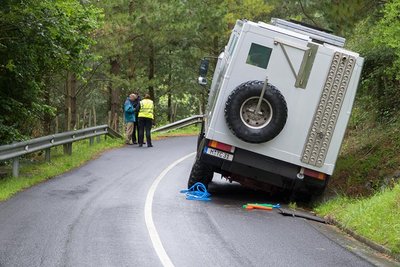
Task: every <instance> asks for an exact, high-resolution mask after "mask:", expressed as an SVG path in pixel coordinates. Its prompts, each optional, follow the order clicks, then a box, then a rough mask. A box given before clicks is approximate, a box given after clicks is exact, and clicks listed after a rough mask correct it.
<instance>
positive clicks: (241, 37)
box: [205, 21, 363, 175]
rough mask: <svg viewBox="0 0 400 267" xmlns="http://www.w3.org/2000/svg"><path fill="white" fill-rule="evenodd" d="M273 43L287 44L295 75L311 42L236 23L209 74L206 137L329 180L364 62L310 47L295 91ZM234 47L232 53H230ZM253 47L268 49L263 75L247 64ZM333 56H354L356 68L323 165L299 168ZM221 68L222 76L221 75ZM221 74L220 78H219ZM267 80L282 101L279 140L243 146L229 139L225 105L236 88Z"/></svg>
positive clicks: (276, 30) (265, 27) (257, 25)
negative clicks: (307, 68)
mask: <svg viewBox="0 0 400 267" xmlns="http://www.w3.org/2000/svg"><path fill="white" fill-rule="evenodd" d="M242 25H243V26H242ZM237 37H238V39H237V40H236V38H237ZM276 41H278V42H281V43H284V44H287V45H285V50H286V53H287V55H288V57H289V58H290V61H291V62H292V65H293V68H294V70H295V71H296V72H298V71H299V69H300V67H301V64H302V60H303V57H304V53H305V51H304V50H302V49H307V45H308V44H309V43H311V42H312V40H311V38H309V37H308V36H306V35H303V34H300V33H296V32H292V31H290V30H287V29H281V28H279V27H276V26H273V25H268V24H265V23H254V22H249V21H246V22H241V21H239V22H238V23H237V25H236V27H235V29H234V31H233V33H232V36H231V40H230V42H229V43H228V45H227V47H226V48H225V52H224V54H222V55H221V56H220V58H219V60H218V64H217V67H216V70H215V73H214V77H213V81H212V85H211V90H210V96H209V106H208V114H207V118H206V128H205V137H206V138H207V139H211V140H216V141H219V142H222V143H225V144H229V145H233V146H235V147H239V148H242V149H245V150H249V151H252V152H255V153H258V154H262V155H265V156H268V157H271V158H275V159H278V160H281V161H285V162H289V163H292V164H295V165H298V166H301V167H305V168H308V169H312V170H316V171H318V172H322V173H326V174H328V175H331V174H332V173H333V170H334V167H335V163H336V159H337V157H338V153H339V150H340V146H341V143H342V140H343V137H344V134H345V130H346V126H347V123H348V120H349V117H350V113H351V109H352V106H353V102H354V98H355V94H356V90H357V86H358V81H359V77H360V74H361V69H362V65H363V58H361V57H360V56H359V55H358V54H357V53H354V52H351V51H347V50H345V49H343V48H339V47H337V46H333V45H328V44H318V43H313V44H316V45H318V50H317V53H316V56H315V60H314V63H313V66H312V69H311V72H310V75H309V79H308V83H307V86H306V87H305V88H304V89H303V88H297V87H295V83H296V77H295V76H294V74H293V72H292V70H291V67H290V64H289V62H288V60H286V58H285V55H284V51H283V49H282V48H281V46H280V45H279V44H277V43H276ZM235 42H236V47H234V43H235ZM252 43H256V44H259V45H262V46H266V47H269V48H272V53H271V56H270V60H269V63H268V67H267V69H264V68H260V67H256V66H254V65H250V64H246V58H247V56H248V54H249V49H250V46H251V44H252ZM233 48H234V49H233ZM335 52H340V53H344V54H347V55H351V56H353V57H354V58H355V60H356V64H355V66H354V68H353V71H352V74H351V78H350V81H349V82H348V87H347V91H346V94H345V96H344V100H343V102H342V105H341V108H340V112H339V115H338V118H337V122H336V125H335V127H334V130H333V132H332V137H331V141H330V144H329V148H328V151H327V153H326V157H325V160H324V162H323V165H322V166H320V167H318V166H315V164H314V165H312V164H307V163H304V162H303V161H302V156H303V153H304V149H305V144H306V142H307V137H308V134H309V132H310V127H311V124H312V123H313V118H314V115H315V113H316V110H317V107H318V104H319V101H320V99H321V94H322V91H323V89H324V84H325V82H326V80H327V76H328V72H329V69H330V66H331V63H332V58H333V56H334V54H335ZM232 53H233V54H232ZM225 68H226V72H225V73H223V71H224V69H225ZM221 74H222V75H223V76H222V77H220V78H219V76H221ZM266 77H268V83H270V84H272V85H274V86H275V87H277V89H278V90H280V92H281V94H282V95H283V96H284V98H285V100H286V103H287V108H288V116H287V122H286V124H285V126H284V128H283V130H282V131H281V132H280V134H279V135H278V136H276V137H275V138H274V139H272V140H271V141H268V142H265V143H261V144H251V143H247V142H244V141H242V140H240V139H238V138H237V137H236V136H234V135H233V134H232V132H231V131H230V129H229V128H228V126H227V124H226V122H225V117H224V109H225V104H226V102H227V99H228V96H229V95H230V93H231V92H232V91H233V90H234V89H235V88H236V87H237V86H239V85H240V84H242V83H244V82H247V81H251V80H260V81H264V80H265V79H266Z"/></svg>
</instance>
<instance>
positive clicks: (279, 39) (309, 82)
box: [188, 19, 364, 195]
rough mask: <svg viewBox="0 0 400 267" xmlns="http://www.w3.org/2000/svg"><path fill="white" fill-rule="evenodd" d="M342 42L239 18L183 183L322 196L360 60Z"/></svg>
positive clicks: (202, 80)
mask: <svg viewBox="0 0 400 267" xmlns="http://www.w3.org/2000/svg"><path fill="white" fill-rule="evenodd" d="M344 43H345V39H344V38H342V37H338V36H335V35H333V34H331V33H328V32H325V31H323V30H321V29H317V28H313V27H310V26H308V25H305V24H301V23H297V22H292V21H286V20H281V19H272V20H271V23H270V24H266V23H263V22H258V23H255V22H251V21H247V20H238V21H237V22H236V25H235V27H234V29H233V30H232V33H231V36H230V39H229V42H228V44H227V46H226V47H225V49H224V52H222V53H221V54H220V55H219V57H218V62H217V64H216V67H215V71H214V75H213V78H212V84H211V88H210V92H209V98H208V104H207V110H206V114H205V115H204V120H203V125H202V129H201V133H200V135H199V139H198V153H197V156H196V159H195V162H194V164H193V167H192V170H191V173H190V176H189V181H188V186H189V187H190V186H192V185H193V184H195V183H196V182H202V183H204V184H205V185H206V186H207V185H208V184H209V183H210V182H211V180H212V178H213V174H214V172H215V173H220V174H221V175H222V176H223V177H225V178H226V179H228V180H229V181H236V182H239V183H241V184H242V185H244V186H247V187H251V188H255V189H261V190H272V189H274V190H276V189H281V190H282V191H288V192H301V193H305V194H306V195H319V194H321V193H323V191H324V189H325V187H326V186H327V183H328V180H329V178H330V176H331V175H332V173H333V171H334V168H335V163H336V160H337V157H338V154H339V150H340V146H341V144H342V140H343V137H344V134H345V130H346V126H347V123H348V121H349V117H350V113H351V109H352V105H353V102H354V98H355V95H356V90H357V87H358V83H359V79H360V74H361V70H362V65H363V61H364V60H363V58H362V57H360V56H359V54H357V53H355V52H351V51H348V50H346V49H344V48H343V46H344ZM208 65H209V61H208V59H203V60H202V62H201V64H200V77H199V84H201V85H204V86H205V85H206V84H207V80H206V74H207V70H208Z"/></svg>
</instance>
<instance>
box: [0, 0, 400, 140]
mask: <svg viewBox="0 0 400 267" xmlns="http://www.w3.org/2000/svg"><path fill="white" fill-rule="evenodd" d="M399 12H400V0H380V1H379V0H318V1H316V0H286V1H278V0H168V1H166V0H97V1H94V0H92V1H90V0H41V1H38V0H2V1H1V2H0V144H8V143H12V142H14V141H19V140H23V139H29V138H32V137H37V136H42V135H47V134H52V133H55V132H61V131H66V130H72V129H78V128H82V127H87V126H93V125H94V124H104V123H108V124H110V125H112V126H113V127H114V128H118V127H120V126H121V125H122V123H123V122H122V121H121V120H122V119H121V118H122V116H121V115H122V103H123V101H124V99H125V98H126V96H127V95H128V94H129V93H132V92H137V93H139V94H140V95H143V94H145V93H149V94H150V95H151V97H152V98H153V99H154V100H155V109H156V123H157V125H162V124H165V123H167V122H172V121H175V120H178V119H181V118H185V117H188V116H190V115H194V114H201V113H203V112H204V107H205V101H206V98H207V92H206V90H204V89H203V88H202V87H200V86H199V85H197V83H196V78H197V74H198V65H199V61H200V60H201V58H203V57H204V56H211V57H212V56H218V54H219V53H220V52H221V51H222V50H223V49H224V45H225V44H226V42H227V40H228V37H229V34H230V30H231V28H232V26H233V25H234V23H235V21H236V20H237V19H249V20H252V21H264V22H269V21H270V19H271V18H273V17H277V18H282V19H295V20H298V21H302V22H305V23H308V24H312V25H315V26H318V27H322V28H326V29H329V30H331V31H332V32H333V33H334V34H336V35H339V36H343V37H345V38H346V39H347V43H346V46H347V48H349V49H351V50H354V51H357V52H358V53H360V54H361V55H362V56H363V57H365V65H364V70H363V74H362V81H361V83H360V88H359V90H358V95H357V109H358V110H360V111H359V112H357V113H356V114H355V115H354V116H353V120H363V119H365V118H366V117H367V118H368V120H370V121H371V122H372V123H378V124H379V123H390V122H392V121H394V120H397V118H398V114H397V113H396V112H397V107H398V106H399V104H400V42H399V36H400V19H399Z"/></svg>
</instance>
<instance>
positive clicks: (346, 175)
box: [329, 102, 400, 197]
mask: <svg viewBox="0 0 400 267" xmlns="http://www.w3.org/2000/svg"><path fill="white" fill-rule="evenodd" d="M365 115H367V116H365ZM398 116H399V115H398V114H396V115H394V116H393V118H398ZM399 129H400V121H399V120H397V121H393V120H392V121H391V122H390V123H377V122H375V121H374V117H373V115H372V117H371V116H370V113H368V112H366V111H365V109H364V108H360V104H359V103H358V102H357V103H356V107H355V109H354V110H353V114H352V118H351V121H350V124H349V128H348V131H347V134H346V137H345V140H344V142H343V145H342V149H341V153H340V155H339V158H338V161H337V164H336V169H335V172H334V175H333V177H332V179H331V180H330V185H329V186H330V188H333V189H334V190H335V191H338V192H340V193H343V194H346V195H348V196H353V197H354V196H356V197H357V196H366V195H371V194H374V193H376V192H377V191H379V190H380V189H381V188H385V187H390V186H392V183H393V180H392V179H390V177H392V176H393V174H394V173H396V172H397V171H398V166H400V158H399V157H398V151H399V149H400V130H399Z"/></svg>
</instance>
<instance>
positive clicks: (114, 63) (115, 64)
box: [108, 56, 121, 130]
mask: <svg viewBox="0 0 400 267" xmlns="http://www.w3.org/2000/svg"><path fill="white" fill-rule="evenodd" d="M110 67H111V68H110V73H111V74H112V75H113V76H117V75H119V73H120V71H121V63H120V61H119V56H117V57H115V58H111V59H110ZM108 88H109V92H110V111H111V118H114V119H113V120H114V121H112V123H111V124H112V125H119V116H118V114H119V113H120V111H121V105H120V91H121V89H120V88H117V87H116V88H113V85H112V83H111V82H110V83H109V87H108ZM115 114H117V116H116V115H115ZM114 130H118V129H114Z"/></svg>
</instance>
